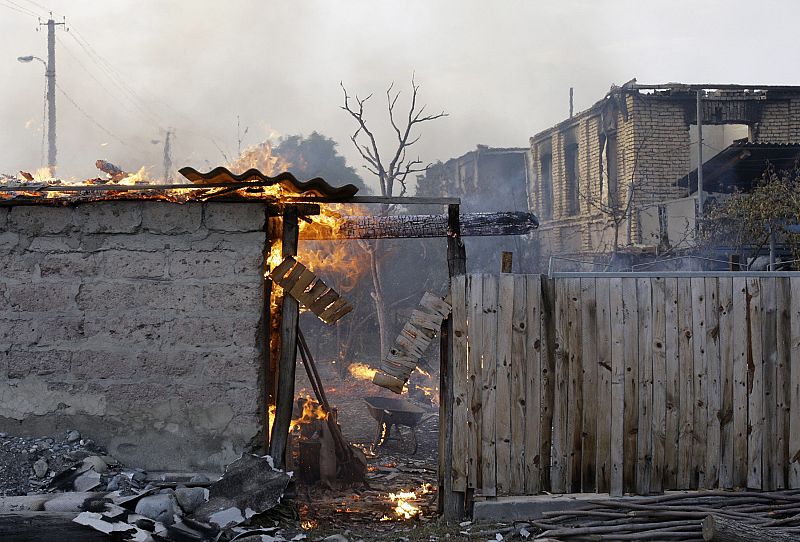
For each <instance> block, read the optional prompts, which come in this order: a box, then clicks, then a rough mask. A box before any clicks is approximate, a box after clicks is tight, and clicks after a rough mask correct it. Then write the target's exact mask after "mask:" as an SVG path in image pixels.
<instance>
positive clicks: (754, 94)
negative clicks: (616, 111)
mask: <svg viewBox="0 0 800 542" xmlns="http://www.w3.org/2000/svg"><path fill="white" fill-rule="evenodd" d="M698 91H705V98H706V99H714V98H717V99H725V98H735V97H741V98H749V99H765V98H766V97H767V95H768V94H770V93H771V94H777V95H787V94H797V95H800V86H798V85H757V84H730V83H703V84H691V83H675V82H671V83H660V84H653V85H647V84H640V83H637V82H636V79H635V78H634V79H631V80H630V81H628V82H627V83H624V84H623V85H622V86H617V85H611V88H610V89H609V91H608V92H607V93H606V95H605V96H603V97H602V98H601V99H600V100H598V101H596V102H595V103H593V104H592V105H591V106H589V107H588V108H586V109H584V110H582V111H579V112H577V113H575V114H574V115H573V116H572V117H568V118H566V119H564V120H562V121H561V122H559V123H557V124H555V125H553V126H550V127H548V128H546V129H544V130H540V131H539V132H537V133H535V134H534V135H533V136H532V137H531V138H530V140H531V142H533V141H535V140H538V139H541V138H542V137H544V136H545V135H547V134H549V133H550V132H553V131H555V130H561V129H564V128H566V127H569V126H571V125H572V124H577V123H578V122H579V121H580V119H581V118H582V117H585V116H587V115H596V114H598V113H599V112H600V110H601V109H602V108H603V107H606V106H608V105H609V104H614V103H617V102H618V98H620V97H621V96H623V95H626V94H636V95H639V96H642V97H643V98H648V99H672V100H676V99H680V100H687V99H692V100H694V99H695V96H696V95H697V92H698Z"/></svg>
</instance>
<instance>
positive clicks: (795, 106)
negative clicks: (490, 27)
mask: <svg viewBox="0 0 800 542" xmlns="http://www.w3.org/2000/svg"><path fill="white" fill-rule="evenodd" d="M698 96H699V99H698ZM698 104H699V105H698ZM698 110H700V111H701V125H702V138H703V147H702V159H703V163H704V167H703V168H702V169H703V173H705V174H706V175H705V178H709V179H710V180H712V182H711V183H709V185H707V186H706V185H705V184H704V186H705V193H706V195H707V196H709V197H712V198H713V197H714V195H715V194H714V192H716V191H718V190H719V191H720V193H725V192H726V191H729V190H730V189H731V187H732V186H736V187H737V188H738V189H747V187H748V186H751V185H752V182H753V181H754V180H755V179H757V178H758V177H760V174H761V172H763V171H764V170H765V168H766V165H767V162H768V161H769V162H770V163H773V164H774V163H780V164H783V165H786V164H792V163H793V162H794V159H795V158H796V157H797V155H798V149H800V147H798V146H797V144H798V143H800V87H793V86H769V85H684V84H678V83H669V84H663V85H640V84H637V83H636V80H635V79H634V80H633V81H631V82H629V83H626V84H625V85H623V86H622V87H612V89H611V91H610V92H609V93H608V94H607V95H606V96H605V97H604V98H603V99H602V100H600V101H598V102H597V103H595V104H594V105H592V106H591V107H590V108H589V109H587V110H585V111H582V112H580V113H577V114H576V115H574V116H572V117H571V118H568V119H567V120H564V121H563V122H561V123H559V124H557V125H556V126H553V127H552V128H548V129H547V130H544V131H542V132H539V133H538V134H536V135H534V136H533V137H531V138H530V160H531V189H530V195H531V201H530V204H531V210H532V211H533V212H535V213H536V214H537V216H538V217H539V218H540V220H541V224H542V225H541V228H540V230H539V232H538V234H537V236H536V237H535V241H534V242H535V248H534V250H535V251H536V253H538V254H540V255H541V256H542V259H543V260H546V259H547V256H550V255H559V256H567V257H569V256H574V257H576V258H580V259H583V260H590V259H591V258H592V257H593V256H599V255H607V254H609V253H611V252H614V251H615V250H617V249H619V248H620V247H635V251H638V252H643V253H652V254H656V253H658V252H659V251H664V250H669V249H675V248H688V247H690V246H691V245H692V243H693V239H694V233H695V227H696V217H697V200H698V192H697V189H696V187H697V165H698V154H699V153H698V145H697V140H698V138H697V117H698ZM718 155H719V157H718V158H715V157H717V156H718ZM721 170H725V171H726V172H727V173H725V174H723V173H721ZM732 171H733V173H731V172H732ZM721 175H723V176H724V175H727V177H728V178H730V177H731V175H733V177H734V180H732V181H729V182H727V185H726V186H727V188H726V187H723V186H722V185H721V184H720V183H718V182H716V181H713V179H715V178H719V177H720V176H721ZM722 184H725V183H724V182H723V183H722Z"/></svg>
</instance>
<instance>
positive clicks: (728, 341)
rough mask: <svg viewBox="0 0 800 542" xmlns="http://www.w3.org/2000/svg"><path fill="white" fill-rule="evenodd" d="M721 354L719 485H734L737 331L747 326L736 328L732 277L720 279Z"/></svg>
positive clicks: (725, 486) (728, 486)
mask: <svg viewBox="0 0 800 542" xmlns="http://www.w3.org/2000/svg"><path fill="white" fill-rule="evenodd" d="M718 289H719V308H720V309H719V310H720V312H719V349H720V350H719V353H720V383H721V393H722V401H721V403H720V416H719V421H720V463H719V485H720V487H723V488H732V487H734V482H733V480H734V478H733V440H734V439H733V436H734V427H733V386H734V378H733V375H734V372H733V364H734V356H735V354H734V353H735V351H736V350H735V349H734V333H739V334H741V332H742V330H743V329H744V328H735V327H734V323H733V279H731V278H729V277H721V278H720V279H719V286H718Z"/></svg>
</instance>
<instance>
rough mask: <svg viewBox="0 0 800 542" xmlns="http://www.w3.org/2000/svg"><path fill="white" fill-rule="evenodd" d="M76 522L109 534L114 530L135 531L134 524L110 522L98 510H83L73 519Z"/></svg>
mask: <svg viewBox="0 0 800 542" xmlns="http://www.w3.org/2000/svg"><path fill="white" fill-rule="evenodd" d="M72 521H74V522H75V523H77V524H79V525H85V526H87V527H91V528H92V529H94V530H95V531H100V532H101V533H105V534H109V533H113V532H123V533H124V532H129V531H130V532H133V531H135V530H136V529H134V528H133V527H132V526H130V525H128V524H127V523H122V522H121V521H116V522H110V521H106V520H105V519H103V516H102V515H101V514H98V513H96V512H81V513H80V514H78V517H76V518H75V519H73V520H72Z"/></svg>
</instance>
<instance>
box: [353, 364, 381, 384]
mask: <svg viewBox="0 0 800 542" xmlns="http://www.w3.org/2000/svg"><path fill="white" fill-rule="evenodd" d="M347 370H348V371H350V374H351V375H353V376H354V377H356V378H357V379H359V380H366V381H368V382H372V377H374V376H375V373H377V372H378V371H376V370H375V369H373V368H372V367H370V366H369V365H367V364H365V363H351V364H350V367H348V368H347Z"/></svg>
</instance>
